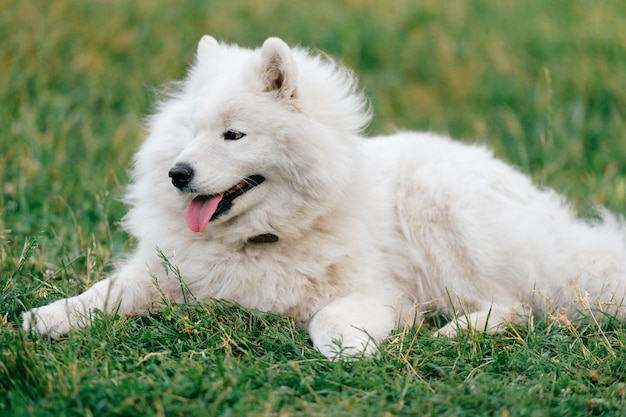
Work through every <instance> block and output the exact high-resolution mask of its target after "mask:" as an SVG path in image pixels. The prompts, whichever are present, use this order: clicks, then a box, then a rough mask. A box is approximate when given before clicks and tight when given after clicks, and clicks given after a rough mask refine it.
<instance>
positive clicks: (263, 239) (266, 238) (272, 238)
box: [247, 233, 278, 244]
mask: <svg viewBox="0 0 626 417" xmlns="http://www.w3.org/2000/svg"><path fill="white" fill-rule="evenodd" d="M247 242H248V243H253V244H259V243H274V242H278V236H276V235H275V234H273V233H261V234H260V235H256V236H252V237H251V238H249V239H248V241H247Z"/></svg>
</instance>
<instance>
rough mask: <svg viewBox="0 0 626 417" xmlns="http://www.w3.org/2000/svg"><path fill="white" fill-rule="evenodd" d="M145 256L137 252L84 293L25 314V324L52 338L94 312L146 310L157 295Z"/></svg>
mask: <svg viewBox="0 0 626 417" xmlns="http://www.w3.org/2000/svg"><path fill="white" fill-rule="evenodd" d="M158 296H159V295H158V292H157V290H156V289H155V287H154V284H153V280H152V278H151V276H150V273H149V272H148V266H147V265H146V260H145V258H143V257H139V256H135V258H134V259H132V260H131V261H130V262H129V263H128V264H126V265H125V266H124V267H122V268H121V269H120V270H119V271H118V272H116V273H115V274H113V275H111V276H110V277H108V278H106V279H104V280H102V281H100V282H97V283H96V284H94V285H93V286H91V287H90V288H89V289H87V291H85V292H84V293H82V294H80V295H77V296H75V297H70V298H65V299H62V300H58V301H55V302H53V303H51V304H48V305H46V306H43V307H39V308H34V309H32V310H30V311H27V312H25V313H23V314H22V327H23V328H24V330H25V331H27V332H28V331H33V332H36V333H39V334H42V335H50V337H52V338H55V339H56V338H59V337H60V336H62V335H64V334H66V333H67V332H69V330H70V329H71V328H83V327H87V326H89V325H90V324H91V318H92V315H93V312H94V311H96V310H100V311H102V312H103V313H105V314H112V313H118V314H127V313H141V312H145V311H146V310H147V309H148V308H149V307H150V305H151V303H153V302H154V301H156V300H157V299H158Z"/></svg>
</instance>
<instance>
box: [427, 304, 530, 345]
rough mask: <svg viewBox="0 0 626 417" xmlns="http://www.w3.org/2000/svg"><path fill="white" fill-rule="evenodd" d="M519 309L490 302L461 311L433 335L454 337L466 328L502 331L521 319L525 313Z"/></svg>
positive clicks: (489, 331)
mask: <svg viewBox="0 0 626 417" xmlns="http://www.w3.org/2000/svg"><path fill="white" fill-rule="evenodd" d="M521 310H522V309H521V307H520V308H515V307H513V306H511V305H497V304H492V305H489V306H487V307H486V308H484V309H479V310H476V311H461V312H459V314H457V315H456V316H455V317H454V318H453V319H452V320H450V322H449V323H448V324H446V325H445V326H443V327H442V328H440V329H439V330H437V332H435V336H448V337H454V336H456V335H457V334H458V333H459V331H461V330H466V329H472V330H476V331H479V332H486V333H490V334H498V333H502V332H504V329H505V327H506V325H507V324H509V323H517V322H520V321H521V320H522V318H523V317H524V315H525V314H523V312H522V311H521Z"/></svg>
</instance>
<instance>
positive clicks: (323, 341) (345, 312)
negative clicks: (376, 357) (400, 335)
mask: <svg viewBox="0 0 626 417" xmlns="http://www.w3.org/2000/svg"><path fill="white" fill-rule="evenodd" d="M395 320H396V314H395V310H394V309H393V307H392V306H391V303H386V302H385V300H384V299H382V298H381V297H380V295H378V296H377V295H372V294H367V293H356V294H351V295H349V296H346V297H343V298H338V299H335V300H333V301H331V302H330V303H329V304H327V305H326V306H325V307H323V308H322V309H320V310H319V311H318V312H317V313H316V314H315V315H314V316H313V318H312V319H311V320H310V322H309V325H308V329H309V334H310V335H311V339H312V340H313V344H314V345H315V347H316V348H317V350H319V351H320V352H321V353H322V354H324V355H325V356H326V357H328V358H329V359H349V358H353V357H355V356H357V355H362V354H365V355H370V354H373V353H375V352H376V351H377V349H378V344H379V343H380V342H381V341H382V340H383V339H384V338H386V337H387V336H389V333H390V332H391V330H392V329H393V327H394V325H395Z"/></svg>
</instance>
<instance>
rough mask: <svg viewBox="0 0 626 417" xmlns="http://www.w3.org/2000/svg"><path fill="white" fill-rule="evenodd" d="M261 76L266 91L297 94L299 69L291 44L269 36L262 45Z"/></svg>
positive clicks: (288, 94) (284, 95)
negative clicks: (292, 53) (290, 47)
mask: <svg viewBox="0 0 626 417" xmlns="http://www.w3.org/2000/svg"><path fill="white" fill-rule="evenodd" d="M261 77H262V79H263V82H264V84H265V91H268V92H270V91H275V92H276V93H277V94H278V95H279V96H280V97H284V98H290V97H294V96H295V92H296V83H297V79H298V69H297V67H296V63H295V62H294V60H293V56H292V55H291V49H289V46H288V45H287V44H286V43H285V42H283V41H282V40H280V39H278V38H268V39H267V40H266V41H265V42H264V43H263V46H262V47H261Z"/></svg>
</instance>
